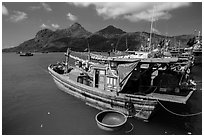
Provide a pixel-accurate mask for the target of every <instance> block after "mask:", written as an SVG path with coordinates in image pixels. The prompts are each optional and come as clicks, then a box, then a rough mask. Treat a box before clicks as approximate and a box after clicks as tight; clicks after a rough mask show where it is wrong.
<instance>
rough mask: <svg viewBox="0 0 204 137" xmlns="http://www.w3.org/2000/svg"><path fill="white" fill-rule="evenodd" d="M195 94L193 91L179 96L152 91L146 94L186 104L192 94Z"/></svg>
mask: <svg viewBox="0 0 204 137" xmlns="http://www.w3.org/2000/svg"><path fill="white" fill-rule="evenodd" d="M192 94H193V91H190V92H189V94H188V95H187V96H177V95H167V94H159V93H151V94H148V95H146V96H148V97H152V98H155V99H158V100H162V101H168V102H175V103H182V104H186V102H187V101H188V99H189V98H190V96H191V95H192Z"/></svg>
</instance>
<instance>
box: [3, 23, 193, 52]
mask: <svg viewBox="0 0 204 137" xmlns="http://www.w3.org/2000/svg"><path fill="white" fill-rule="evenodd" d="M149 36H150V34H149V33H147V32H131V33H129V32H125V31H123V30H121V29H119V28H116V27H114V26H112V25H109V26H107V27H106V28H103V29H101V30H99V31H97V32H95V33H91V32H89V31H87V30H86V29H84V28H83V27H82V26H81V25H80V24H79V23H74V24H73V25H71V26H70V27H68V28H65V29H59V30H56V31H53V30H50V29H42V30H40V31H38V32H37V33H36V35H35V37H34V38H33V39H30V40H27V41H25V42H23V43H21V44H20V45H19V46H17V47H13V48H8V49H3V50H2V51H3V52H19V51H31V52H42V51H49V52H65V51H66V49H67V48H68V47H69V48H71V49H72V50H74V51H85V49H87V48H88V47H90V50H91V51H110V50H113V49H117V50H121V51H122V50H126V49H129V50H138V49H139V48H140V46H141V45H147V43H148V38H149ZM192 37H193V36H192V35H180V36H175V37H169V36H163V35H158V34H154V33H153V34H152V44H154V45H156V44H158V43H159V42H160V41H161V40H164V39H168V40H170V45H171V46H174V45H178V43H180V44H179V45H181V46H186V43H187V42H188V40H189V39H190V38H192ZM88 44H89V46H88Z"/></svg>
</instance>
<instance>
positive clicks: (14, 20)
mask: <svg viewBox="0 0 204 137" xmlns="http://www.w3.org/2000/svg"><path fill="white" fill-rule="evenodd" d="M75 22H78V23H80V24H81V25H82V26H83V27H84V28H85V29H86V30H87V31H90V32H96V31H98V30H101V29H103V28H105V27H107V26H108V25H113V26H115V27H118V28H120V29H122V30H124V31H126V32H137V31H146V32H150V28H151V22H153V24H152V31H153V32H154V33H157V34H161V35H168V36H176V35H183V34H193V33H194V31H195V30H196V31H197V32H198V31H201V32H202V2H157V3H155V2H2V48H9V47H15V46H18V45H19V44H21V43H23V42H24V41H26V40H29V39H32V38H34V37H35V35H36V33H37V32H38V31H39V30H41V29H44V28H49V29H51V30H56V29H65V28H68V27H69V26H70V25H72V24H73V23H75Z"/></svg>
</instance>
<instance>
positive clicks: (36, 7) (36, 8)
mask: <svg viewBox="0 0 204 137" xmlns="http://www.w3.org/2000/svg"><path fill="white" fill-rule="evenodd" d="M40 8H41V6H31V7H30V8H29V9H30V10H38V9H40Z"/></svg>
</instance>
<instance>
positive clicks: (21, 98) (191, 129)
mask: <svg viewBox="0 0 204 137" xmlns="http://www.w3.org/2000/svg"><path fill="white" fill-rule="evenodd" d="M63 54H64V53H49V54H35V55H34V56H32V57H20V56H18V55H17V54H15V53H5V54H4V53H3V55H2V71H3V72H2V102H3V103H2V134H18V135H19V134H20V135H21V134H27V135H36V134H37V135H39V134H47V135H52V134H68V135H74V134H77V135H84V134H85V135H89V134H96V135H97V134H100V135H101V134H122V135H124V134H135V135H147V134H171V135H172V134H182V135H184V134H188V133H191V134H202V115H199V116H195V117H187V118H186V117H178V116H175V115H172V114H170V113H168V112H166V111H165V110H164V109H162V108H161V109H160V110H158V111H157V113H156V114H155V115H154V116H153V117H152V119H151V120H150V121H149V122H148V123H147V122H143V121H141V120H138V119H131V118H130V119H128V122H127V124H126V125H125V126H124V128H123V129H121V130H120V131H116V132H106V131H103V130H101V129H99V128H98V127H97V125H96V122H95V115H96V114H97V113H98V112H99V110H96V109H94V108H92V107H89V106H87V105H85V103H84V102H82V101H81V100H79V99H76V98H75V97H72V96H71V95H68V94H66V93H64V92H62V91H60V90H59V89H58V88H57V87H56V85H55V83H54V81H53V80H52V78H51V76H50V75H49V73H48V72H47V66H48V65H49V64H51V63H55V62H57V61H61V60H62V59H64V55H63ZM201 71H202V69H201V67H197V68H194V70H193V75H194V78H195V79H196V80H197V81H201V80H202V75H201ZM198 89H199V90H198V91H196V92H195V93H194V94H193V96H192V97H191V100H190V101H189V102H188V104H187V106H186V107H182V108H183V109H185V110H188V112H189V113H194V112H200V111H202V94H201V90H202V89H201V85H200V86H198ZM171 110H174V111H176V112H178V113H182V112H183V111H181V109H175V106H171ZM131 125H133V126H131ZM132 127H134V128H133V130H132V131H131V132H128V131H130V129H131V128H132Z"/></svg>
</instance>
